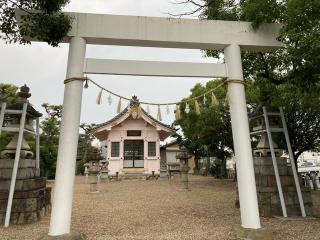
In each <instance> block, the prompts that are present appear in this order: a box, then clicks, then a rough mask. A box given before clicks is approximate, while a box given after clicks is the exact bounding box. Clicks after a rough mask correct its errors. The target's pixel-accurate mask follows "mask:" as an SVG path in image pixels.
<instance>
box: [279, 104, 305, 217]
mask: <svg viewBox="0 0 320 240" xmlns="http://www.w3.org/2000/svg"><path fill="white" fill-rule="evenodd" d="M279 109H280V116H281V121H282V127H283V130H284V136H285V138H286V143H287V148H288V152H289V159H290V163H291V167H292V173H293V178H294V183H295V185H296V189H297V194H298V199H299V204H300V209H301V215H302V217H306V210H305V208H304V203H303V198H302V194H301V188H300V183H299V179H298V174H297V168H296V164H295V162H294V159H293V152H292V147H291V143H290V138H289V133H288V128H287V123H286V120H285V119H284V114H283V109H282V108H279Z"/></svg>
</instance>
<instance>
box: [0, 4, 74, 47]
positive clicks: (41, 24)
mask: <svg viewBox="0 0 320 240" xmlns="http://www.w3.org/2000/svg"><path fill="white" fill-rule="evenodd" d="M68 2H69V0H54V1H52V0H29V1H24V0H0V38H2V39H4V40H5V41H6V42H8V43H15V42H19V43H22V44H25V43H30V41H29V40H28V39H26V38H24V37H25V36H27V37H30V38H37V39H39V40H41V41H45V42H47V43H48V44H50V45H52V46H58V44H59V43H60V42H61V40H62V39H63V38H64V37H65V36H66V35H67V33H68V32H69V31H70V29H71V23H72V19H71V17H69V16H67V15H65V14H63V13H62V12H61V9H62V8H63V7H64V6H65V5H66V4H67V3H68ZM17 9H18V10H20V12H21V13H22V17H21V22H20V23H19V25H18V22H17V20H16V15H15V13H16V10H17Z"/></svg>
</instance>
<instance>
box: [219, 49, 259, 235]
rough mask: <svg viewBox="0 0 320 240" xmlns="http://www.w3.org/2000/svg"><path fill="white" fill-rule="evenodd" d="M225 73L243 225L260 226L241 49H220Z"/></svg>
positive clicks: (253, 227)
mask: <svg viewBox="0 0 320 240" xmlns="http://www.w3.org/2000/svg"><path fill="white" fill-rule="evenodd" d="M224 57H225V63H226V67H227V74H228V79H227V83H228V99H229V106H230V115H231V124H232V135H233V144H234V152H235V157H236V163H237V179H238V190H239V200H240V212H241V225H242V227H243V228H251V229H258V228H261V225H260V217H259V208H258V200H257V191H256V183H255V175H254V167H253V157H252V149H251V143H250V132H249V122H248V114H247V105H246V96H245V89H244V80H243V71H242V61H241V49H240V46H238V45H229V46H228V47H226V48H225V49H224Z"/></svg>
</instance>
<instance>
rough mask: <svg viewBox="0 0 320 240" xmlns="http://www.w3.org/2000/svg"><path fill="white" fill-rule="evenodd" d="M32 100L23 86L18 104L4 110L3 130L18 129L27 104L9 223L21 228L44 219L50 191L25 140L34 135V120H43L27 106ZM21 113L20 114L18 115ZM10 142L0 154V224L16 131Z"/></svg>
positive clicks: (49, 207)
mask: <svg viewBox="0 0 320 240" xmlns="http://www.w3.org/2000/svg"><path fill="white" fill-rule="evenodd" d="M30 96H31V94H30V93H29V88H28V87H27V86H26V85H24V86H23V87H21V88H20V92H18V97H19V98H18V100H17V102H16V103H14V104H9V105H8V107H7V110H9V111H8V114H7V115H6V121H5V124H4V126H5V128H3V131H5V129H11V130H14V129H19V127H20V119H21V116H22V114H21V112H22V111H21V110H22V109H23V105H24V103H27V114H26V124H25V131H24V137H23V140H22V146H21V152H20V160H19V165H18V171H17V178H16V184H15V191H14V196H13V202H12V210H11V218H10V223H12V224H24V223H32V222H36V221H37V220H39V219H40V217H42V216H44V215H46V214H47V213H48V212H49V211H50V209H51V188H49V187H46V178H45V177H40V169H39V168H37V166H36V160H35V159H34V153H33V152H32V151H31V148H30V146H29V144H28V143H27V141H26V140H25V136H26V135H28V134H31V133H32V132H34V129H33V125H34V120H35V119H36V118H39V117H41V116H42V114H41V113H39V112H37V111H36V110H35V109H34V108H33V107H32V105H31V104H30V103H29V101H28V98H29V97H30ZM19 110H20V111H19ZM12 132H13V133H12V138H11V141H10V142H9V144H8V145H7V146H6V147H5V149H4V150H3V151H2V152H1V154H0V221H1V223H4V221H5V215H6V209H7V203H8V196H9V189H10V182H11V176H12V170H13V164H14V159H15V154H16V149H17V141H18V135H19V132H18V131H12Z"/></svg>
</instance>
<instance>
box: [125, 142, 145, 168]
mask: <svg viewBox="0 0 320 240" xmlns="http://www.w3.org/2000/svg"><path fill="white" fill-rule="evenodd" d="M123 151H124V153H123V156H124V160H123V167H124V168H143V167H144V159H143V157H144V142H143V140H124V148H123Z"/></svg>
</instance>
